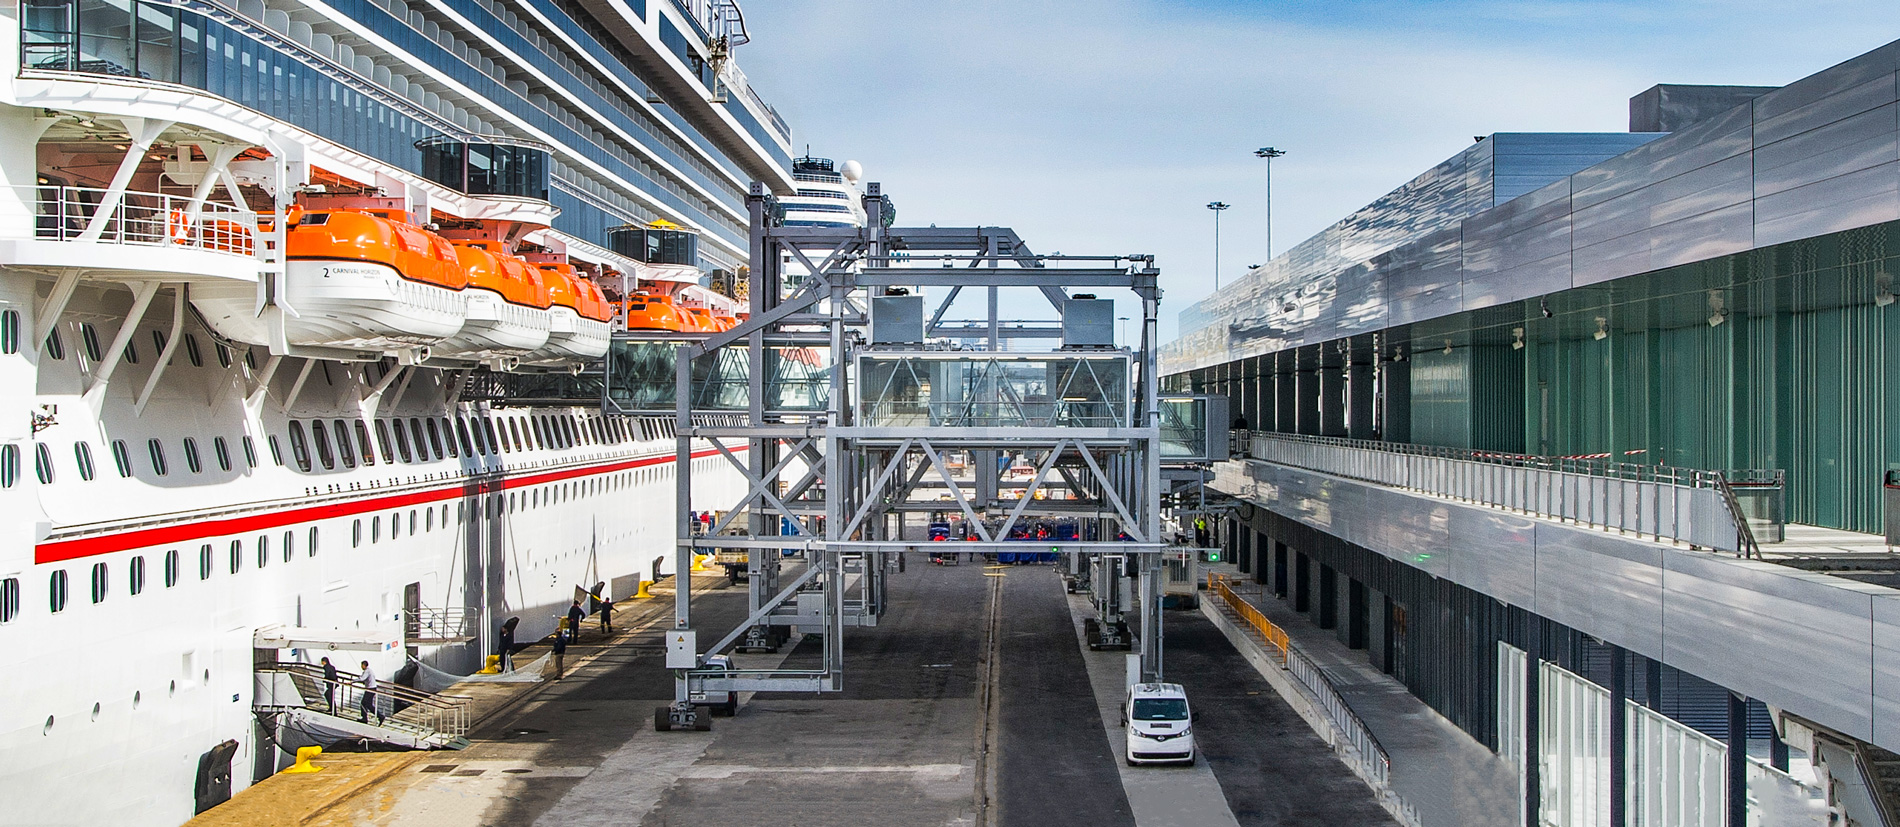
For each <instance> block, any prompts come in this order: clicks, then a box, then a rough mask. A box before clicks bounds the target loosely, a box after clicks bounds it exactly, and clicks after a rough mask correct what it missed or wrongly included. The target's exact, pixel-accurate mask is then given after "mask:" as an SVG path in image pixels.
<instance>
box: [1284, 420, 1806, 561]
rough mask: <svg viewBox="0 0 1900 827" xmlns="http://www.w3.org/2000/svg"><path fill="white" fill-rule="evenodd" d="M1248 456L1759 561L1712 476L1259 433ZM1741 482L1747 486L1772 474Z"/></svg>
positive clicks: (1730, 498) (1739, 516)
mask: <svg viewBox="0 0 1900 827" xmlns="http://www.w3.org/2000/svg"><path fill="white" fill-rule="evenodd" d="M1251 449H1252V450H1251V451H1250V452H1249V457H1250V458H1251V459H1256V460H1262V461H1265V462H1270V463H1274V464H1277V465H1284V466H1288V467H1292V468H1302V469H1306V470H1309V471H1318V472H1320V473H1323V474H1330V475H1333V476H1337V477H1345V478H1348V479H1355V480H1361V481H1364V482H1370V483H1374V484H1378V485H1386V486H1391V487H1394V488H1404V489H1408V490H1412V491H1418V492H1422V493H1426V494H1432V495H1436V496H1441V497H1448V498H1451V499H1456V500H1463V501H1465V502H1470V503H1477V504H1481V505H1488V506H1492V507H1496V508H1503V509H1507V510H1510V511H1515V512H1518V513H1521V514H1529V515H1532V516H1537V517H1544V518H1548V519H1553V520H1558V521H1560V522H1565V523H1572V524H1576V525H1584V526H1589V527H1592V528H1598V529H1602V530H1605V531H1613V532H1617V533H1620V534H1633V535H1637V536H1641V537H1647V538H1649V539H1652V540H1655V541H1657V542H1676V543H1684V544H1687V545H1689V546H1692V547H1697V548H1707V549H1716V550H1720V551H1730V552H1735V553H1737V554H1740V555H1743V556H1747V557H1758V556H1759V555H1760V548H1759V546H1758V545H1757V544H1756V542H1755V536H1754V533H1753V531H1752V530H1751V529H1750V527H1749V524H1748V519H1747V517H1746V516H1745V515H1744V514H1743V513H1742V510H1741V508H1740V506H1739V504H1738V503H1737V502H1736V498H1735V496H1734V494H1733V492H1732V490H1731V489H1730V484H1729V482H1728V476H1727V475H1725V474H1724V472H1721V471H1706V470H1701V469H1695V468H1676V467H1672V466H1668V465H1645V464H1639V463H1628V462H1607V461H1604V460H1601V459H1577V458H1569V457H1543V456H1532V455H1527V454H1510V453H1503V452H1496V451H1474V450H1470V449H1465V448H1446V447H1441V446H1433V445H1409V444H1405V443H1396V442H1378V441H1373V440H1357V439H1338V438H1333V437H1316V436H1305V435H1300V434H1280V433H1260V432H1255V433H1254V434H1253V440H1252V443H1251ZM1740 473H1741V474H1743V475H1745V476H1748V477H1749V478H1751V479H1752V478H1753V477H1754V476H1758V475H1762V474H1771V475H1772V474H1777V473H1778V472H1772V471H1770V472H1756V471H1747V472H1740Z"/></svg>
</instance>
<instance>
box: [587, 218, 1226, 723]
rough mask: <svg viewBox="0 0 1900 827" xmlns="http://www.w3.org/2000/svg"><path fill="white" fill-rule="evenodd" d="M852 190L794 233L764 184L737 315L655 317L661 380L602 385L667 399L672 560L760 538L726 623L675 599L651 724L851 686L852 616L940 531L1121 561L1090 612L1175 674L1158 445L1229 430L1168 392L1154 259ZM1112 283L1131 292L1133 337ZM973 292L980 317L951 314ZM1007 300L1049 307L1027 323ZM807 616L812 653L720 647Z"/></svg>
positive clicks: (879, 595) (1099, 567) (1191, 444)
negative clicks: (847, 215)
mask: <svg viewBox="0 0 1900 827" xmlns="http://www.w3.org/2000/svg"><path fill="white" fill-rule="evenodd" d="M863 198H864V206H865V210H866V214H867V216H868V219H869V220H868V221H867V222H866V223H865V225H864V226H862V227H811V226H786V225H785V224H783V223H782V222H781V221H780V220H779V219H778V218H777V217H776V214H777V212H778V210H777V205H776V204H775V199H774V197H773V196H772V195H770V194H768V193H767V192H766V190H765V189H764V188H763V187H761V186H758V185H754V186H753V188H752V191H751V194H750V197H749V199H748V204H749V208H750V211H751V250H750V268H749V272H747V273H743V274H741V276H740V278H741V279H743V280H744V281H745V283H746V287H747V292H746V294H745V295H747V296H748V297H749V301H750V308H749V311H750V315H749V317H748V318H747V319H746V320H745V321H744V322H743V323H742V324H740V325H738V326H736V327H734V328H732V329H730V330H727V331H725V332H722V333H700V334H669V333H660V334H653V335H650V336H646V335H643V336H642V337H641V338H642V341H641V342H639V343H638V344H637V345H635V347H637V348H644V349H646V350H647V351H648V354H649V355H648V357H647V358H646V363H648V364H659V363H660V360H658V359H656V358H652V357H653V356H656V355H657V354H655V353H653V351H655V350H656V349H671V351H672V353H673V355H674V356H675V357H676V362H675V364H676V367H675V370H674V375H673V377H672V387H671V388H660V387H657V386H656V384H657V383H656V382H655V379H656V377H654V376H651V375H644V376H642V377H636V378H634V379H627V378H626V377H625V376H624V375H622V376H620V378H618V379H617V378H616V375H617V374H616V372H615V371H616V369H615V368H614V367H613V366H612V365H611V364H610V366H609V369H608V374H609V379H608V382H609V385H610V386H611V385H613V384H614V383H615V382H622V383H626V382H636V383H637V382H645V383H646V386H645V387H641V388H637V389H632V390H629V389H628V388H624V387H623V388H615V387H609V388H608V389H607V391H606V393H608V394H609V396H615V397H618V398H620V399H622V400H625V399H627V398H632V397H639V398H641V399H644V400H646V401H647V403H648V406H649V408H650V407H655V406H657V405H656V404H655V403H656V402H658V401H666V402H670V403H671V404H670V407H671V408H672V410H673V414H674V426H675V428H674V430H675V435H676V437H677V439H678V445H679V447H678V456H677V460H676V473H677V485H678V493H677V496H678V500H677V502H678V509H677V510H678V525H677V529H678V530H677V538H678V540H677V542H678V546H677V559H676V567H675V570H676V571H679V572H686V571H690V570H691V569H692V567H693V563H694V561H695V560H696V559H698V558H699V557H700V556H701V555H708V554H713V553H715V552H719V551H724V552H726V553H727V555H728V556H727V559H732V553H733V552H735V551H743V552H744V554H745V555H746V558H745V560H746V562H745V573H746V575H747V581H748V589H749V598H748V606H749V609H750V612H749V614H748V616H747V617H746V618H745V620H744V621H742V622H741V623H739V624H738V625H737V626H736V627H734V628H732V629H730V630H720V631H722V632H723V636H721V637H718V638H717V639H713V640H710V641H707V640H704V639H703V638H710V637H711V636H712V634H711V633H708V634H705V635H702V634H701V633H702V632H706V631H707V630H704V629H701V628H699V627H698V626H696V625H695V622H694V618H693V613H692V607H691V604H690V600H689V590H687V589H678V590H677V591H676V598H675V600H676V604H675V611H674V622H673V627H672V629H671V630H670V631H669V633H668V636H667V660H666V667H667V668H668V669H671V670H673V671H674V673H675V676H676V692H675V700H674V702H673V704H671V705H670V706H667V707H661V708H659V709H657V710H656V711H655V725H656V727H657V728H659V729H662V730H666V729H686V728H699V729H704V728H708V727H709V726H710V721H709V720H707V717H706V714H707V713H705V712H704V711H701V710H700V709H699V708H697V707H696V706H695V703H694V701H695V699H704V698H706V697H707V696H708V695H707V693H721V692H740V691H798V692H835V691H840V690H841V689H842V687H843V679H844V647H843V643H842V638H843V635H844V634H845V633H846V629H847V628H848V627H856V626H871V625H875V624H876V623H877V621H878V618H879V616H880V615H881V614H882V613H883V609H884V593H885V586H886V583H887V579H888V577H889V576H890V575H891V574H892V573H894V572H895V571H896V570H898V569H899V568H900V567H901V566H902V565H903V562H902V560H901V559H900V555H902V554H903V553H904V552H906V551H928V550H930V549H931V548H932V547H934V548H935V549H937V550H939V551H941V550H943V549H944V548H945V546H944V545H943V543H945V542H954V543H955V544H956V550H957V551H958V552H963V553H980V554H986V555H1005V554H1017V555H1021V554H1031V553H1033V554H1037V555H1069V556H1079V557H1081V558H1083V559H1084V560H1086V561H1087V562H1086V563H1078V564H1073V565H1072V566H1071V570H1072V571H1073V570H1076V569H1077V568H1080V569H1087V570H1094V571H1097V572H1102V571H1106V572H1110V573H1112V574H1113V575H1116V576H1114V577H1104V576H1099V575H1098V576H1097V577H1095V578H1093V581H1094V584H1095V585H1094V587H1093V588H1094V591H1095V592H1096V594H1097V601H1096V603H1097V606H1098V608H1099V609H1101V610H1102V617H1100V618H1098V619H1097V623H1096V624H1095V625H1094V626H1092V628H1093V629H1097V630H1100V631H1101V633H1102V634H1103V635H1105V636H1106V640H1105V642H1106V643H1107V644H1109V645H1114V644H1116V643H1123V644H1125V645H1128V646H1129V647H1131V648H1132V650H1133V651H1134V652H1136V653H1137V654H1138V657H1139V659H1140V670H1141V676H1142V678H1143V679H1144V680H1156V679H1158V678H1159V677H1160V675H1161V643H1160V638H1161V635H1160V623H1161V620H1160V611H1159V609H1160V598H1161V574H1162V571H1163V569H1164V567H1163V566H1162V565H1161V564H1160V562H1159V560H1160V557H1161V553H1162V552H1163V551H1164V549H1166V548H1167V547H1168V546H1169V537H1168V536H1167V533H1168V532H1167V529H1166V528H1165V527H1164V522H1163V511H1162V503H1163V495H1164V492H1165V487H1166V486H1168V485H1170V484H1171V483H1169V482H1167V481H1165V480H1164V473H1163V465H1164V460H1165V461H1167V462H1169V463H1178V462H1181V461H1183V460H1193V459H1201V460H1205V459H1206V457H1202V456H1198V455H1201V454H1206V453H1208V447H1207V446H1209V445H1212V443H1213V442H1214V441H1216V440H1217V441H1219V442H1220V449H1221V457H1219V458H1224V457H1225V450H1226V433H1225V430H1224V429H1222V430H1220V431H1219V433H1218V434H1216V435H1213V436H1211V437H1210V434H1209V429H1208V428H1207V424H1208V417H1207V412H1206V411H1205V410H1204V409H1193V410H1190V409H1192V408H1193V406H1195V405H1203V406H1204V405H1205V402H1206V400H1204V399H1203V400H1193V399H1175V400H1166V401H1164V400H1163V398H1162V397H1161V395H1160V393H1159V388H1158V382H1157V379H1158V375H1157V371H1156V356H1157V352H1158V340H1157V327H1156V319H1157V309H1158V306H1159V303H1160V299H1161V289H1160V287H1159V284H1158V281H1159V275H1160V271H1159V270H1158V269H1157V268H1156V267H1155V264H1154V259H1153V257H1152V256H1148V255H1138V254H1137V255H1108V256H1062V255H1053V254H1052V255H1040V254H1036V253H1034V252H1032V251H1031V250H1030V248H1029V245H1028V244H1026V243H1025V242H1024V241H1023V239H1021V238H1020V237H1018V235H1017V234H1016V233H1015V232H1014V231H1012V230H1009V229H1007V228H1003V227H955V228H952V227H897V226H894V223H895V222H894V221H893V220H892V218H893V215H894V214H893V212H892V210H891V206H890V201H889V200H888V198H887V197H886V196H884V195H883V193H882V191H881V187H880V185H878V184H876V183H871V184H869V185H868V187H867V189H866V194H865V195H864V196H863ZM927 291H928V292H927ZM1109 291H1118V292H1117V295H1122V293H1121V292H1119V291H1126V294H1132V298H1133V299H1134V300H1135V301H1136V302H1137V303H1138V305H1139V307H1140V318H1139V320H1138V324H1139V327H1138V333H1137V338H1136V340H1135V341H1134V342H1133V343H1132V344H1131V345H1129V346H1121V345H1120V344H1118V343H1117V341H1116V338H1117V337H1116V335H1115V334H1116V322H1117V321H1125V319H1118V318H1117V317H1116V315H1115V303H1114V302H1113V301H1112V300H1110V299H1107V298H1102V295H1103V294H1106V293H1108V292H1109ZM965 294H969V295H968V296H967V297H966V295H965ZM1020 295H1027V296H1028V297H1029V301H1030V302H1032V303H1033V304H1024V303H1023V302H1021V301H1020V300H1019V296H1020ZM927 297H929V298H932V299H934V300H935V303H934V307H931V306H927V305H926V304H925V300H926V298H927ZM959 299H963V301H962V302H961V303H960V302H959ZM977 299H980V300H981V301H976V300H977ZM973 304H974V305H979V306H981V307H982V308H984V309H985V312H982V313H981V314H980V315H979V314H973V313H969V312H968V311H963V310H961V309H962V308H964V307H967V306H969V305H973ZM1006 306H1007V307H1010V308H1018V307H1040V306H1046V307H1047V308H1048V309H1047V310H1030V311H1026V313H1025V314H1024V315H1030V316H1040V317H1041V319H1040V320H1037V319H1035V318H1031V319H1015V318H1004V317H1003V314H1002V308H1004V307H1006ZM1050 310H1053V313H1050V312H1049V311H1050ZM1012 315H1016V314H1014V313H1012ZM1051 315H1053V316H1054V317H1055V320H1050V319H1049V316H1051ZM962 316H975V317H974V318H962ZM622 358H623V360H624V358H625V357H622ZM649 373H650V371H649ZM669 397H670V398H669ZM1170 404H1172V405H1175V406H1177V407H1176V409H1173V410H1170V411H1169V412H1168V415H1166V416H1164V407H1165V406H1167V405H1170ZM623 407H624V405H623ZM1183 411H1186V412H1187V413H1186V415H1185V416H1184V415H1183ZM1183 421H1190V422H1192V423H1197V424H1198V428H1199V430H1198V431H1193V432H1192V433H1187V432H1184V430H1183V427H1182V425H1181V423H1182V422H1183ZM1164 422H1166V423H1169V425H1168V426H1167V427H1164ZM1188 430H1192V429H1188ZM707 446H710V447H711V448H712V449H713V450H714V451H715V452H716V453H717V455H718V457H719V458H720V459H721V461H724V462H728V463H730V464H732V465H733V466H734V467H736V468H738V469H739V470H740V471H742V472H743V473H744V475H745V478H746V481H747V486H746V488H747V491H746V493H745V494H744V496H742V497H740V498H739V499H738V500H737V501H731V502H726V501H722V502H713V501H710V499H709V498H708V497H705V496H703V495H702V494H701V493H700V492H697V491H695V490H694V485H693V473H694V461H695V460H694V450H695V448H696V447H697V448H698V449H700V453H701V454H702V455H703V454H704V453H705V452H704V449H705V448H706V447H707ZM707 513H711V514H713V515H716V517H715V518H714V519H713V521H712V524H711V525H710V526H707V525H705V523H704V522H703V515H705V514H707ZM953 531H954V536H952V532H953ZM933 535H934V536H935V539H933ZM800 558H802V561H801V560H800ZM800 562H802V566H801V565H800ZM794 629H797V630H801V631H803V632H806V633H808V634H816V635H818V636H819V637H820V638H822V641H823V647H822V649H823V657H822V659H821V661H820V663H819V664H818V665H817V668H809V669H774V670H754V669H736V668H733V667H732V666H731V664H730V663H729V661H728V660H727V659H724V658H719V659H716V660H715V659H712V656H714V655H718V654H721V653H724V652H726V651H728V650H729V649H731V648H734V647H736V648H738V649H741V650H754V651H756V650H772V649H776V648H777V647H778V646H779V645H781V644H782V643H783V642H784V641H785V640H786V639H787V637H788V636H789V634H790V632H791V631H792V630H794Z"/></svg>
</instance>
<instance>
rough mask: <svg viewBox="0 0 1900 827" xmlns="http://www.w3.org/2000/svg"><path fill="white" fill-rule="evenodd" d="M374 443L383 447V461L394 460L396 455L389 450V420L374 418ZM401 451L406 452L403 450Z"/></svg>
mask: <svg viewBox="0 0 1900 827" xmlns="http://www.w3.org/2000/svg"><path fill="white" fill-rule="evenodd" d="M376 444H377V446H379V447H381V448H382V449H383V461H384V462H395V461H396V455H395V454H394V453H393V452H391V451H390V450H389V420H386V419H378V420H376ZM403 453H405V454H406V453H408V451H404V452H403Z"/></svg>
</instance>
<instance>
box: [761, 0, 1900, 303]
mask: <svg viewBox="0 0 1900 827" xmlns="http://www.w3.org/2000/svg"><path fill="white" fill-rule="evenodd" d="M745 13H746V21H747V24H748V28H749V30H750V32H751V35H752V42H751V43H750V44H747V45H745V46H742V47H740V48H739V50H738V59H739V64H740V66H741V67H743V68H744V69H745V71H746V73H747V74H748V75H749V76H750V77H751V79H752V82H753V85H754V86H755V87H756V88H757V89H758V90H759V91H760V93H761V94H762V95H764V96H765V98H766V100H768V101H771V102H772V103H773V104H774V105H775V106H776V107H777V108H778V109H779V111H780V112H782V113H783V114H784V115H785V116H786V118H787V119H788V120H789V121H790V122H791V124H792V127H793V130H794V132H795V138H796V140H797V142H798V147H799V148H800V149H801V150H802V149H803V147H804V146H805V145H806V144H808V143H809V144H810V146H811V148H812V151H813V152H814V154H818V155H822V156H827V157H832V158H838V159H844V158H853V159H856V160H858V161H860V162H862V163H863V164H864V167H865V171H866V177H867V179H869V180H874V181H881V182H883V183H884V188H885V192H887V193H890V194H891V196H892V198H893V199H894V200H895V202H896V204H897V208H898V218H899V222H900V223H903V224H923V223H935V224H939V225H962V224H976V223H981V224H991V225H995V224H1001V225H1006V226H1011V227H1014V228H1016V230H1017V231H1018V232H1020V233H1021V234H1022V235H1023V236H1024V237H1025V238H1026V239H1027V240H1028V241H1029V242H1030V243H1031V244H1032V245H1033V246H1034V247H1035V249H1036V250H1037V251H1039V252H1050V251H1061V252H1064V253H1069V254H1074V255H1081V254H1102V253H1109V254H1115V253H1133V252H1150V253H1154V254H1156V255H1157V256H1158V264H1159V266H1160V267H1161V269H1162V274H1163V275H1162V284H1163V286H1164V288H1165V289H1166V291H1167V292H1166V296H1165V298H1164V299H1163V303H1162V324H1163V327H1162V330H1163V339H1164V340H1165V339H1167V338H1170V337H1171V335H1172V334H1171V331H1172V329H1173V323H1174V316H1175V314H1176V313H1177V312H1179V311H1180V310H1181V308H1183V307H1185V306H1187V305H1188V304H1189V303H1191V302H1193V301H1196V300H1198V299H1200V298H1202V297H1204V296H1206V295H1207V294H1208V293H1209V292H1210V290H1212V288H1213V281H1214V279H1213V270H1214V249H1213V248H1214V243H1213V220H1212V217H1211V215H1212V214H1211V213H1210V212H1209V211H1208V210H1207V209H1206V207H1205V206H1204V205H1205V204H1207V203H1208V202H1209V201H1213V200H1220V201H1225V202H1228V203H1230V204H1232V205H1233V208H1232V209H1230V210H1228V211H1227V212H1226V213H1225V214H1224V215H1223V216H1222V218H1221V257H1220V262H1221V270H1222V273H1221V279H1222V281H1223V282H1227V281H1231V280H1232V279H1234V278H1237V277H1239V275H1240V274H1241V273H1242V272H1244V270H1245V265H1246V264H1248V263H1250V262H1258V261H1260V260H1262V258H1263V257H1264V255H1265V244H1264V235H1265V230H1264V218H1265V210H1264V203H1265V195H1264V192H1263V190H1264V182H1263V180H1262V179H1263V175H1262V173H1263V169H1262V166H1261V164H1262V162H1261V161H1260V160H1258V159H1256V158H1255V157H1253V150H1254V149H1255V148H1256V147H1260V146H1269V145H1270V146H1276V147H1278V148H1280V149H1283V150H1286V151H1287V153H1288V154H1287V156H1286V157H1284V158H1281V159H1279V160H1276V161H1275V162H1274V167H1273V241H1274V250H1275V251H1276V252H1282V251H1284V250H1285V249H1286V248H1288V247H1290V246H1292V245H1293V244H1294V243H1297V242H1298V241H1300V240H1302V239H1305V238H1306V237H1307V236H1309V235H1312V234H1313V233H1314V232H1317V231H1318V230H1320V229H1322V228H1324V227H1325V226H1327V225H1329V224H1331V223H1333V222H1334V221H1336V220H1338V219H1339V218H1341V217H1343V216H1344V215H1346V214H1347V213H1349V212H1351V211H1352V210H1354V209H1357V208H1358V207H1360V206H1362V205H1364V204H1365V203H1367V202H1369V201H1371V200H1372V199H1374V198H1376V197H1378V196H1379V195H1381V194H1383V193H1385V192H1387V191H1389V190H1391V189H1392V188H1394V187H1396V186H1398V185H1399V184H1401V183H1403V182H1405V181H1406V180H1408V179H1410V178H1411V177H1412V176H1414V175H1416V174H1418V173H1419V172H1422V171H1424V170H1425V169H1427V168H1429V167H1431V166H1432V165H1433V164H1436V163H1438V162H1439V161H1441V160H1444V159H1445V158H1447V157H1450V156H1451V155H1452V154H1453V153H1456V152H1458V151H1460V150H1462V149H1463V148H1464V147H1466V146H1467V145H1469V144H1470V143H1471V139H1472V136H1474V135H1482V134H1488V133H1492V132H1542V131H1603V132H1620V131H1624V130H1626V129H1627V128H1628V100H1629V97H1630V96H1631V95H1634V94H1636V93H1638V92H1640V91H1642V90H1644V89H1646V88H1648V87H1650V86H1652V85H1654V84H1656V83H1718V84H1759V85H1780V84H1784V83H1788V82H1790V81H1793V80H1796V79H1799V78H1801V77H1804V76H1806V75H1809V74H1812V73H1814V72H1816V71H1819V70H1820V69H1823V68H1826V67H1827V66H1831V65H1833V64H1835V63H1839V62H1840V61H1843V60H1846V59H1848V58H1850V57H1853V56H1855V55H1858V54H1861V53H1863V52H1866V51H1869V50H1871V49H1874V48H1876V47H1878V46H1880V45H1882V44H1885V43H1887V42H1890V41H1892V40H1896V39H1900V2H1895V0H1818V1H1814V2H1810V1H1808V0H1794V1H1793V2H1787V0H1783V2H1756V0H1734V1H1733V2H1715V1H1714V0H1699V1H1698V0H1655V1H1654V2H1618V1H1617V0H1595V1H1594V2H1587V1H1584V0H1579V1H1578V2H1566V1H1563V0H1556V1H1554V2H1535V3H1529V2H1501V1H1499V0H1490V1H1488V2H1486V1H1483V0H1414V1H1413V2H1399V0H1373V1H1372V2H1351V1H1350V0H1333V1H1332V2H1318V0H1311V1H1309V0H1295V1H1289V2H1247V1H1246V0H1204V1H1203V2H1187V1H1186V0H1047V2H1029V1H1028V0H1022V1H1019V2H1009V3H1006V2H995V1H994V0H979V1H978V2H920V1H919V0H800V1H799V2H789V1H788V0H753V1H752V2H750V3H746V4H745ZM1126 309H1132V308H1126ZM1126 309H1125V310H1124V314H1125V313H1126Z"/></svg>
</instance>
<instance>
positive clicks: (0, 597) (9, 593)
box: [0, 577, 20, 623]
mask: <svg viewBox="0 0 1900 827" xmlns="http://www.w3.org/2000/svg"><path fill="white" fill-rule="evenodd" d="M19 616H20V578H18V577H9V578H7V579H5V580H0V623H12V622H13V619H14V618H16V617H19Z"/></svg>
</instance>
